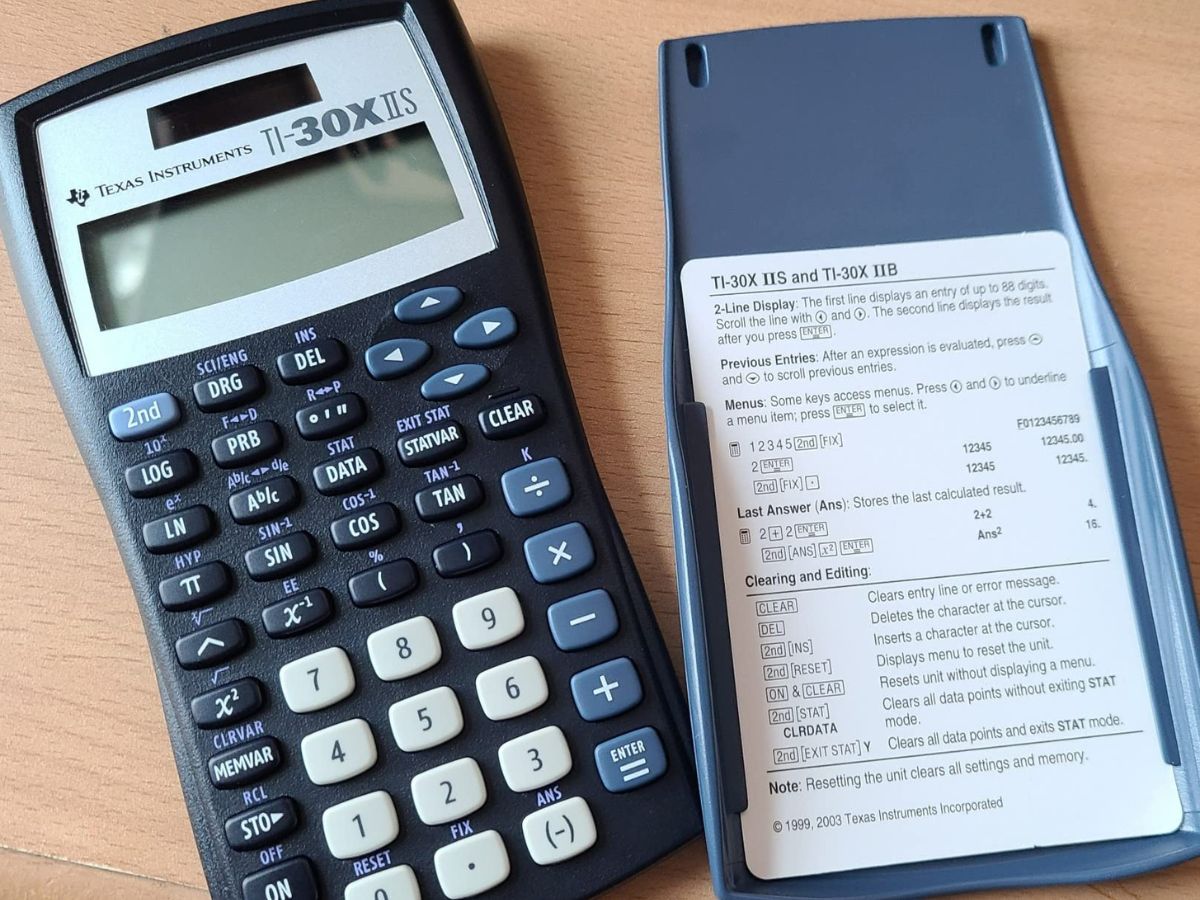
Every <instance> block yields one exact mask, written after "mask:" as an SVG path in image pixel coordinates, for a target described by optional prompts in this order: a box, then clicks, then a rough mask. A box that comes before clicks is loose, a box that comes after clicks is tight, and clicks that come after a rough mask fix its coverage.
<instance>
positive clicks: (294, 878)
mask: <svg viewBox="0 0 1200 900" xmlns="http://www.w3.org/2000/svg"><path fill="white" fill-rule="evenodd" d="M285 897H286V898H287V900H317V897H318V893H317V879H316V877H315V876H314V875H313V870H312V866H311V865H309V862H308V860H307V859H305V858H304V857H302V856H297V857H296V858H295V859H289V860H288V861H287V862H281V863H280V864H279V865H277V866H271V868H269V869H263V870H262V871H261V872H255V873H254V874H253V875H249V876H247V877H246V878H244V879H242V898H243V900H283V898H285Z"/></svg>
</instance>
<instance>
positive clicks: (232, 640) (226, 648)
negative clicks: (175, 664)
mask: <svg viewBox="0 0 1200 900" xmlns="http://www.w3.org/2000/svg"><path fill="white" fill-rule="evenodd" d="M245 647H246V627H245V626H244V625H243V624H242V623H241V621H240V620H238V619H225V620H224V621H221V622H217V623H216V624H215V625H209V626H208V627H206V628H201V629H200V630H199V631H193V632H192V633H191V634H185V635H184V636H183V637H181V638H180V639H179V640H177V641H176V642H175V656H176V658H177V659H178V660H179V665H181V666H183V668H185V669H206V668H208V667H209V666H215V665H217V663H223V662H225V660H227V659H232V658H233V657H235V656H237V655H238V654H239V653H241V652H242V650H243V649H245Z"/></svg>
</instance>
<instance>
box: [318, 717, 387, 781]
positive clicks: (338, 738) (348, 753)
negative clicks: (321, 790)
mask: <svg viewBox="0 0 1200 900" xmlns="http://www.w3.org/2000/svg"><path fill="white" fill-rule="evenodd" d="M300 755H301V756H302V757H303V758H304V771H306V772H307V773H308V779H309V781H311V782H312V783H313V784H337V783H338V782H339V781H347V780H349V779H351V778H353V777H354V776H355V775H361V774H362V773H363V772H365V771H367V769H369V768H371V766H373V765H375V760H377V759H378V758H379V754H378V752H377V751H376V749H375V736H374V735H373V734H371V726H370V725H368V724H367V723H366V722H365V721H364V720H362V719H351V720H350V721H348V722H339V723H338V724H337V725H330V726H329V727H328V728H322V729H321V730H320V731H314V732H313V733H312V734H310V735H308V736H307V737H305V738H304V740H302V741H301V742H300Z"/></svg>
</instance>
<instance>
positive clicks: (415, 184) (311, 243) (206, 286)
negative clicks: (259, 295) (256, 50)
mask: <svg viewBox="0 0 1200 900" xmlns="http://www.w3.org/2000/svg"><path fill="white" fill-rule="evenodd" d="M462 217H463V213H462V209H461V208H460V207H459V205H458V199H457V198H456V197H455V194H454V188H453V186H452V185H451V183H450V178H449V176H448V175H447V174H446V169H445V166H443V165H442V160H441V157H440V156H439V155H438V152H437V147H436V146H435V145H434V142H433V138H432V136H431V135H430V134H429V129H428V128H426V127H425V125H424V124H419V125H411V126H408V127H406V128H402V129H399V130H397V131H392V132H388V133H387V134H382V135H376V136H374V137H370V138H367V139H365V140H362V141H356V142H355V143H352V144H346V145H343V146H341V147H337V148H335V149H333V150H327V151H325V152H323V153H318V154H315V155H313V156H308V157H305V158H303V159H298V160H296V161H294V162H289V163H284V164H282V165H279V166H275V167H273V168H270V169H264V170H262V171H259V172H254V173H251V174H249V175H243V176H240V177H238V178H233V179H230V180H229V181H224V182H221V183H220V184H215V185H210V186H209V187H204V188H200V189H199V190H195V191H191V192H189V193H185V194H179V195H178V196H175V197H170V198H168V199H166V200H162V201H159V202H156V203H151V204H148V205H146V206H141V207H138V208H137V209H132V210H128V211H126V212H122V213H117V214H116V215H112V216H108V217H106V218H103V219H97V220H95V221H92V222H88V223H85V224H83V225H80V226H79V241H80V245H81V247H82V249H83V260H84V268H85V269H86V271H87V278H88V284H89V286H90V288H91V295H92V302H93V304H94V305H95V308H96V318H97V321H98V322H99V325H100V328H101V329H102V330H107V329H109V328H120V327H122V326H124V325H134V324H137V323H139V322H148V321H150V320H152V319H158V318H162V317H163V316H170V315H174V314H175V313H181V312H185V311H187V310H190V309H197V308H199V307H202V306H209V305H211V304H214V303H220V302H222V301H224V300H231V299H233V298H235V297H242V296H245V295H247V294H253V293H255V292H256V291H261V290H264V289H266V288H270V287H274V286H276V285H280V284H284V283H286V282H289V281H294V280H295V279H297V278H303V277H305V276H307V275H312V274H315V273H317V272H321V271H323V270H325V269H330V268H333V267H334V266H339V265H342V264H343V263H347V262H351V261H352V260H356V259H360V258H362V257H364V256H369V255H370V254H372V253H376V252H378V251H380V250H386V249H388V248H389V247H394V246H396V245H398V244H401V243H403V242H405V241H408V240H411V239H413V238H415V237H418V236H420V235H423V234H428V233H429V232H431V231H434V230H435V229H438V228H441V227H443V226H445V225H449V224H451V223H453V222H457V221H459V220H460V219H462Z"/></svg>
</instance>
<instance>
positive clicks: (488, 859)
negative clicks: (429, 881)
mask: <svg viewBox="0 0 1200 900" xmlns="http://www.w3.org/2000/svg"><path fill="white" fill-rule="evenodd" d="M433 869H434V871H435V872H437V879H438V884H440V885H441V886H442V893H443V894H445V895H446V896H447V897H448V898H449V900H463V898H464V897H474V896H475V895H476V894H482V893H483V892H484V891H488V890H491V889H492V888H494V887H495V886H496V885H498V884H500V883H501V882H502V881H504V879H506V878H507V877H508V873H509V872H510V871H511V866H510V864H509V862H508V851H507V850H506V849H504V838H502V837H500V835H499V834H498V833H497V832H495V831H484V832H482V833H480V834H476V835H472V836H471V837H469V838H463V839H462V840H461V841H455V842H454V843H453V844H448V845H447V846H445V847H442V848H441V849H440V850H438V851H437V852H436V853H435V854H433Z"/></svg>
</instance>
